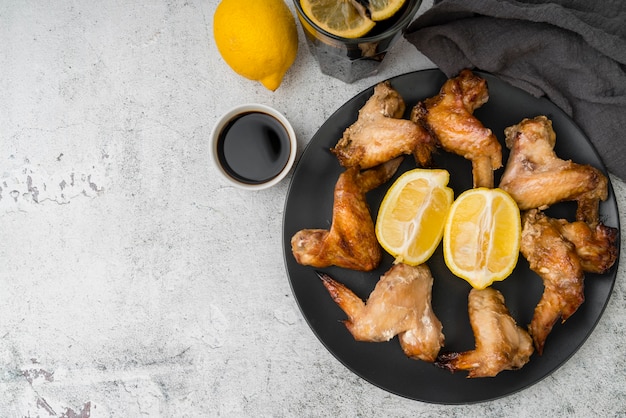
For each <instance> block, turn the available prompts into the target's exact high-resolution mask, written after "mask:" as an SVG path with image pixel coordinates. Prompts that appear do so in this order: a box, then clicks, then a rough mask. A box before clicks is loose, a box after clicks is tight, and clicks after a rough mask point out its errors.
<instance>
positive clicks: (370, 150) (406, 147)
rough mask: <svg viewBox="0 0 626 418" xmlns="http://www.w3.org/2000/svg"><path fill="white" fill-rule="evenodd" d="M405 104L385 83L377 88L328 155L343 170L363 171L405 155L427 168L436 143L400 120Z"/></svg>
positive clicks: (417, 124) (419, 126) (415, 125)
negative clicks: (333, 155)
mask: <svg viewBox="0 0 626 418" xmlns="http://www.w3.org/2000/svg"><path fill="white" fill-rule="evenodd" d="M405 109H406V105H405V103H404V100H403V99H402V97H401V96H400V94H399V93H398V92H397V91H396V90H395V89H394V88H393V87H392V86H391V83H389V82H388V81H385V82H382V83H379V84H377V85H376V86H375V87H374V94H373V95H372V96H371V97H370V98H369V99H368V101H367V102H366V103H365V105H364V106H363V107H362V108H361V109H360V110H359V116H358V118H357V120H356V122H354V123H353V124H352V125H351V126H349V127H348V128H347V129H346V130H345V131H344V133H343V136H342V138H341V139H340V140H339V142H337V144H336V145H335V147H334V148H332V149H331V152H332V153H333V154H335V156H336V157H337V159H338V160H339V162H340V163H341V165H342V166H344V167H360V168H361V169H366V168H370V167H374V166H376V165H378V164H381V163H384V162H386V161H389V160H391V159H393V158H396V157H398V156H400V155H404V154H413V156H414V157H415V160H416V162H417V164H418V165H420V166H422V167H427V166H429V165H430V157H431V153H432V152H433V150H434V149H435V143H434V141H433V139H432V137H431V136H430V134H429V133H428V131H427V130H426V129H424V128H423V127H422V126H421V125H420V124H419V123H415V122H412V121H410V120H408V119H402V115H403V114H404V111H405Z"/></svg>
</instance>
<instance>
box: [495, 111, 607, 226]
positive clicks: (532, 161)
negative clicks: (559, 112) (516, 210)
mask: <svg viewBox="0 0 626 418" xmlns="http://www.w3.org/2000/svg"><path fill="white" fill-rule="evenodd" d="M505 135H506V146H507V147H508V148H509V149H510V150H511V155H510V156H509V159H508V161H507V164H506V168H505V169H504V173H503V174H502V179H501V181H500V188H502V189H504V190H506V191H507V192H508V193H509V194H510V195H511V196H512V197H513V198H514V199H515V201H516V202H517V204H518V205H519V207H520V209H521V210H526V209H533V208H539V209H546V208H547V207H548V206H551V205H553V204H554V203H557V202H561V201H570V200H575V201H577V202H578V209H577V213H576V219H577V220H580V221H585V222H587V223H588V224H589V225H590V226H591V227H595V225H596V224H597V222H598V205H599V201H600V200H606V198H607V193H608V180H607V178H606V176H604V175H603V174H602V173H601V172H600V171H599V170H597V169H595V168H594V167H591V166H589V165H583V164H577V163H574V162H572V161H565V160H562V159H560V158H559V157H557V155H556V153H555V152H554V144H555V142H556V134H555V132H554V130H553V129H552V122H551V121H550V120H549V119H548V118H547V117H545V116H537V117H535V118H534V119H524V120H523V121H521V122H520V123H519V124H517V125H514V126H510V127H508V128H506V129H505Z"/></svg>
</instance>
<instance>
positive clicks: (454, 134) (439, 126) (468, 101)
mask: <svg viewBox="0 0 626 418" xmlns="http://www.w3.org/2000/svg"><path fill="white" fill-rule="evenodd" d="M488 99H489V91H488V90H487V82H486V81H485V80H484V79H483V78H481V77H479V76H477V75H475V74H474V73H472V72H471V71H470V70H463V71H461V73H460V74H459V75H458V76H457V77H455V78H451V79H449V80H447V81H446V82H445V83H444V85H443V86H442V88H441V90H440V91H439V94H438V95H436V96H434V97H431V98H429V99H426V100H425V101H423V102H420V103H418V104H417V105H416V106H415V107H414V108H413V110H412V112H411V120H413V121H416V122H417V121H420V120H421V121H424V122H425V123H426V125H427V127H429V129H430V130H431V132H432V133H434V135H435V137H436V139H437V140H438V141H439V143H440V145H441V147H443V149H445V150H446V151H448V152H453V153H455V154H458V155H461V156H463V157H464V158H466V159H468V160H471V161H472V174H473V183H474V187H490V188H491V187H493V185H494V179H493V171H494V170H497V169H498V168H500V167H501V166H502V146H501V145H500V143H499V142H498V139H497V138H496V136H495V135H494V134H493V133H492V132H491V130H490V129H487V128H485V127H484V126H483V124H482V123H481V122H480V121H479V120H478V119H477V118H476V117H475V116H474V115H473V113H474V111H475V110H476V109H478V108H479V107H480V106H482V105H483V104H484V103H486V102H487V100H488Z"/></svg>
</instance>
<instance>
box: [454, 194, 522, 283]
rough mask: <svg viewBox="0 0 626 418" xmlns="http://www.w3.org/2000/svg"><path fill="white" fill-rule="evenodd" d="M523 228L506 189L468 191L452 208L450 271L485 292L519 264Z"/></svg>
mask: <svg viewBox="0 0 626 418" xmlns="http://www.w3.org/2000/svg"><path fill="white" fill-rule="evenodd" d="M521 235H522V226H521V220H520V211H519V208H518V206H517V204H516V203H515V200H513V198H512V197H511V196H510V195H509V194H508V193H507V192H505V191H504V190H502V189H488V188H484V187H481V188H476V189H470V190H467V191H465V192H463V193H461V195H459V197H457V199H456V200H455V201H454V203H453V204H452V207H451V208H450V212H449V214H448V219H447V221H446V226H445V229H444V235H443V255H444V260H445V263H446V265H447V266H448V268H449V269H450V271H452V273H454V274H455V275H456V276H458V277H460V278H462V279H465V280H466V281H467V282H469V284H471V285H472V287H474V288H476V289H484V288H486V287H487V286H489V285H491V284H492V283H493V282H495V281H500V280H504V279H506V278H507V277H508V276H509V275H510V274H511V272H512V271H513V269H514V268H515V265H516V264H517V258H518V256H519V249H520V241H521Z"/></svg>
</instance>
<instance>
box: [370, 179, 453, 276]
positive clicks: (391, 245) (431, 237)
mask: <svg viewBox="0 0 626 418" xmlns="http://www.w3.org/2000/svg"><path fill="white" fill-rule="evenodd" d="M449 180H450V174H449V173H448V171H446V170H443V169H422V168H417V169H414V170H410V171H407V172H406V173H404V174H403V175H402V176H400V177H399V178H398V179H397V180H396V181H395V182H394V183H393V184H392V185H391V187H390V188H389V190H387V193H386V194H385V197H384V198H383V201H382V203H381V205H380V208H379V210H378V216H377V219H376V228H375V231H376V237H377V238H378V242H379V243H380V245H381V246H382V247H383V248H384V249H385V250H386V251H387V252H388V253H389V254H391V255H393V256H394V257H395V258H396V260H395V262H396V263H400V262H401V263H405V264H409V265H413V266H415V265H419V264H422V263H424V262H425V261H426V260H428V258H430V256H431V255H432V254H433V253H434V252H435V249H436V248H437V246H438V245H439V242H441V239H442V235H443V228H444V225H445V221H446V218H447V215H448V210H449V209H450V206H451V205H452V201H453V199H454V192H453V191H452V189H451V188H449V187H447V185H448V181H449Z"/></svg>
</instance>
